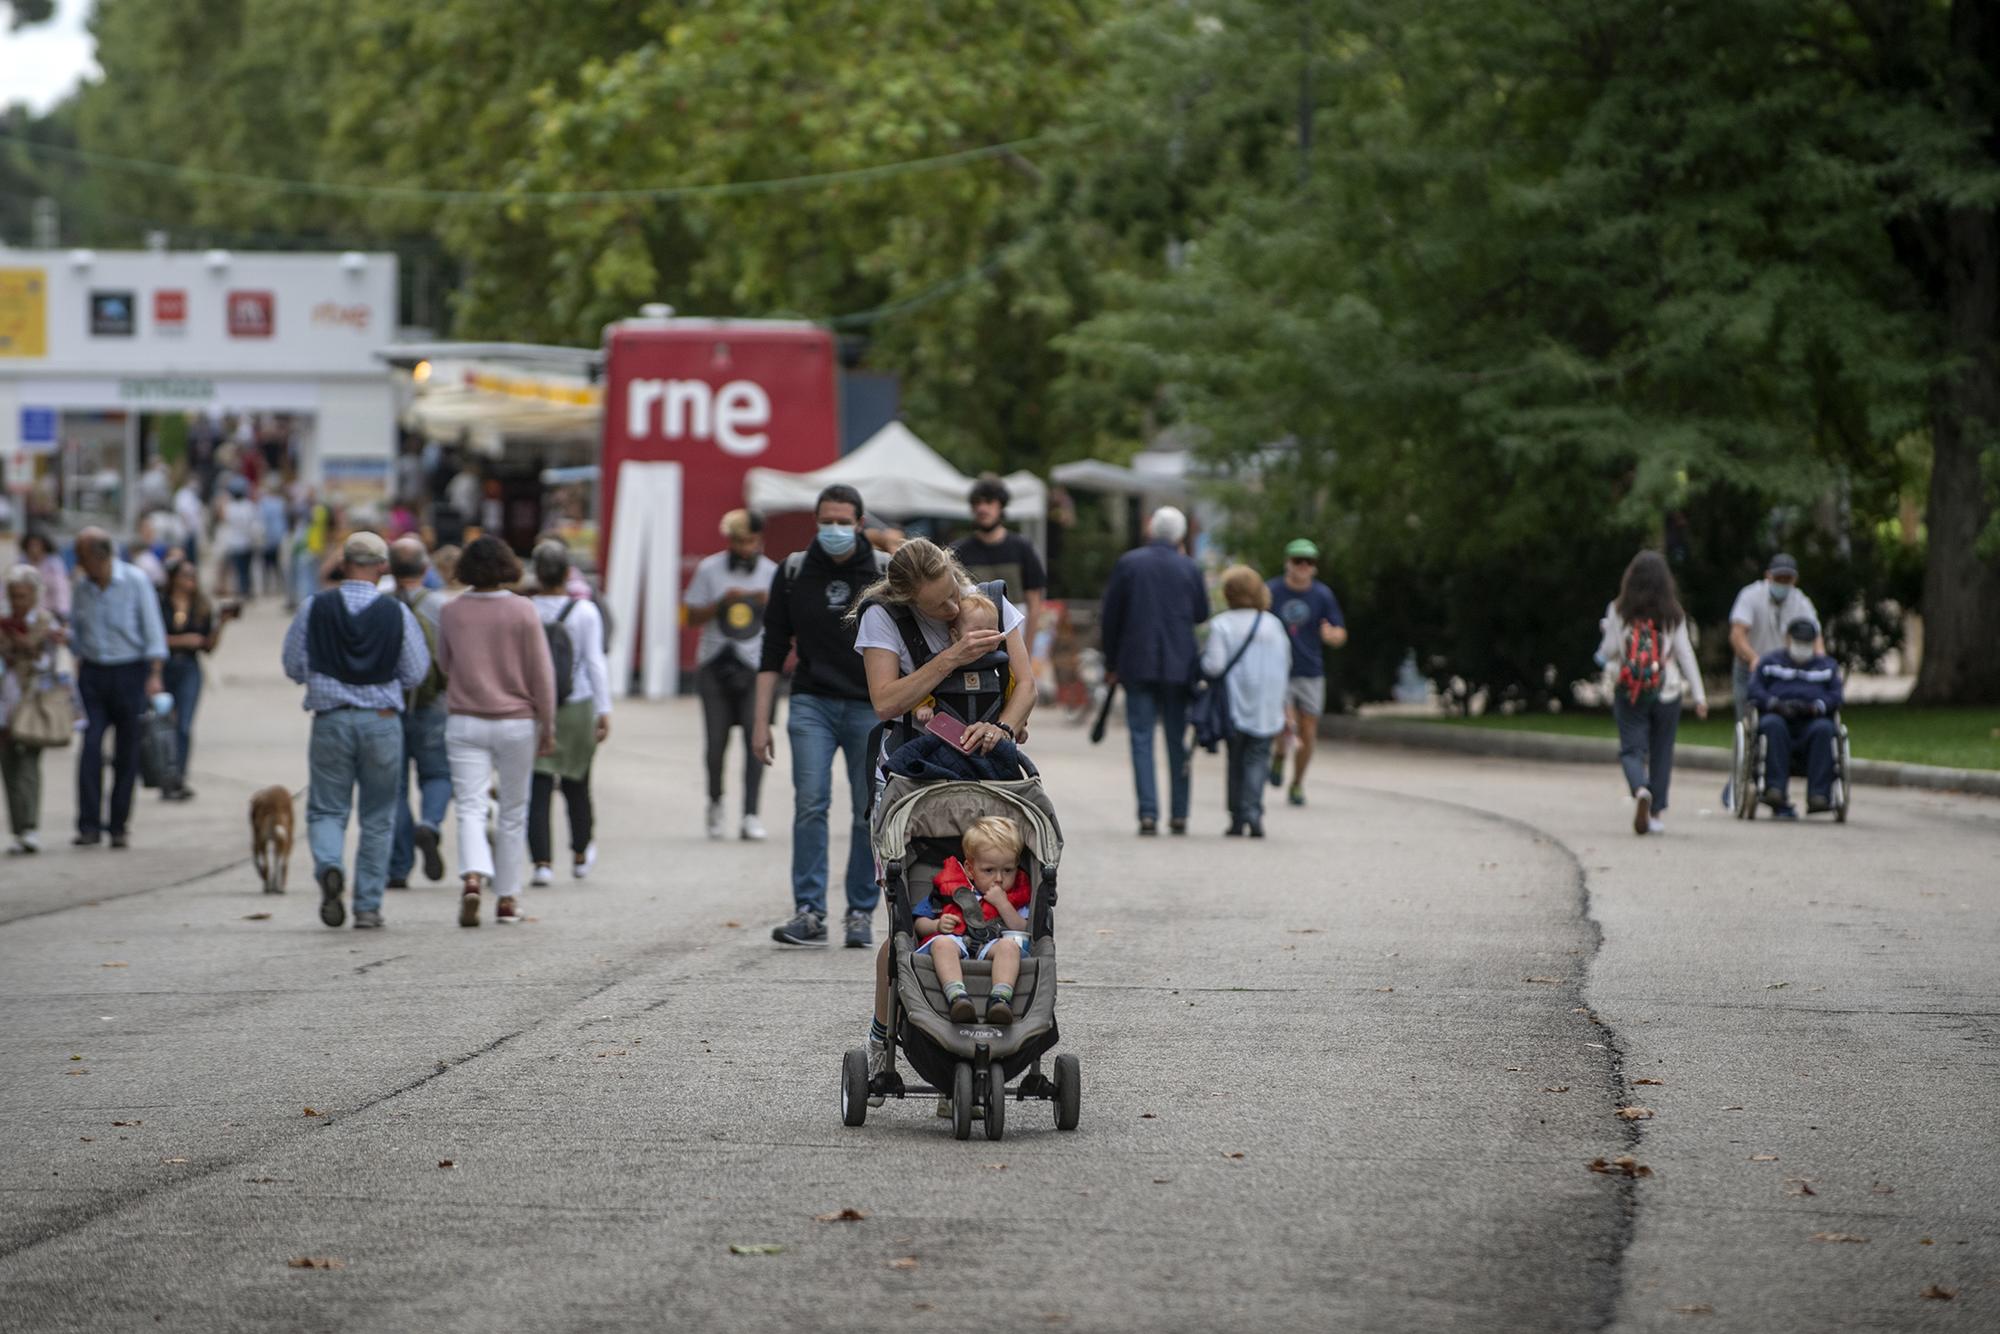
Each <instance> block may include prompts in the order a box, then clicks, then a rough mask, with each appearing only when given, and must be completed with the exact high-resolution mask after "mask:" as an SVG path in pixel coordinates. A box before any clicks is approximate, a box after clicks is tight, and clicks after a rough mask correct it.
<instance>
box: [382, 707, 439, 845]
mask: <svg viewBox="0 0 2000 1334" xmlns="http://www.w3.org/2000/svg"><path fill="white" fill-rule="evenodd" d="M444 720H445V712H444V702H443V701H442V700H439V701H436V702H433V703H430V704H426V705H424V707H423V708H421V709H411V710H409V711H408V712H406V713H405V714H404V715H403V755H404V758H405V761H406V763H407V764H412V765H415V766H416V769H417V818H416V819H415V820H412V819H411V818H410V784H409V782H408V780H407V779H399V781H398V782H397V784H396V835H395V838H394V840H393V845H392V846H391V848H390V851H389V878H390V879H391V880H407V879H409V878H410V867H412V866H414V865H415V864H416V860H417V842H416V839H417V825H419V824H421V825H423V827H424V828H426V829H436V828H438V827H439V826H440V825H442V824H443V823H444V813H445V812H446V811H448V810H450V809H451V761H450V760H448V759H446V758H445V753H444Z"/></svg>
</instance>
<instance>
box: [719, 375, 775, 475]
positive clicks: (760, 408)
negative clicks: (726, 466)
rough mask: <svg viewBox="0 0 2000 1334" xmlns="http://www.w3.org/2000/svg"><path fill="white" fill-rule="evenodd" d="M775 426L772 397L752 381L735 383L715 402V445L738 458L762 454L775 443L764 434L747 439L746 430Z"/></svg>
mask: <svg viewBox="0 0 2000 1334" xmlns="http://www.w3.org/2000/svg"><path fill="white" fill-rule="evenodd" d="M770 424H771V396H770V395H769V394H767V393H765V392H764V386H762V385H760V384H756V383H754V382H752V381H750V380H731V381H730V382H729V383H728V384H726V385H724V386H722V392H721V393H720V394H718V395H716V398H715V443H716V444H718V445H721V446H722V448H723V450H724V452H726V453H730V454H734V455H736V456H737V457H738V458H748V457H750V456H751V455H753V454H761V453H763V452H764V447H765V446H766V445H768V444H770V443H771V437H770V436H768V435H766V434H765V433H764V432H762V431H758V432H757V433H756V434H754V435H746V434H745V433H744V431H743V428H744V427H746V426H747V427H757V426H769V425H770Z"/></svg>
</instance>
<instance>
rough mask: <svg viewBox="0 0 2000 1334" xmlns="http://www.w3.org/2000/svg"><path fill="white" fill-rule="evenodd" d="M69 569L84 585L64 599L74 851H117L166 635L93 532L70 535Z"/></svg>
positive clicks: (148, 600) (155, 601)
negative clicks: (73, 748)
mask: <svg viewBox="0 0 2000 1334" xmlns="http://www.w3.org/2000/svg"><path fill="white" fill-rule="evenodd" d="M76 563H77V568H78V569H80V570H81V571H82V572H83V575H84V577H83V578H82V579H79V580H77V582H76V585H75V587H74V588H73V589H72V590H71V594H72V596H73V597H74V599H75V601H74V604H73V605H72V607H71V608H70V646H71V651H72V652H74V653H75V655H76V659H77V663H78V667H77V674H76V685H77V693H78V694H79V695H81V696H82V697H83V710H84V716H85V718H86V719H87V723H86V726H85V729H84V734H83V746H82V749H80V750H79V751H78V752H77V757H76V838H75V839H74V840H72V841H73V842H74V844H75V845H76V846H77V847H80V848H82V847H92V846H95V845H96V844H97V843H99V842H101V841H102V840H103V837H104V833H105V831H106V830H107V829H108V830H109V831H110V834H111V846H112V847H114V848H122V847H124V846H125V839H126V822H127V821H128V820H130V818H131V816H132V784H133V782H134V781H135V780H136V779H137V778H138V769H139V733H140V729H141V728H142V727H143V726H144V724H145V719H146V709H147V704H148V701H149V700H150V699H151V698H152V697H153V696H155V695H157V694H159V693H160V692H161V688H162V684H163V682H162V674H163V670H164V667H165V664H166V658H167V635H166V629H165V626H164V624H163V622H162V621H161V620H160V595H159V593H158V592H157V591H155V590H154V588H153V583H152V581H151V580H150V579H148V578H146V576H145V574H144V573H142V572H141V571H140V570H139V568H138V567H137V566H135V565H132V564H130V563H128V562H126V561H122V560H119V559H118V557H117V554H116V551H115V549H114V548H113V547H112V544H111V537H110V535H109V534H108V533H106V532H105V531H104V530H103V529H101V528H86V529H84V530H83V531H82V532H80V533H78V534H77V535H76ZM107 731H109V732H110V733H112V748H111V755H112V761H111V773H112V779H111V808H110V813H109V819H108V820H107V819H106V813H105V809H104V734H105V733H106V732H107Z"/></svg>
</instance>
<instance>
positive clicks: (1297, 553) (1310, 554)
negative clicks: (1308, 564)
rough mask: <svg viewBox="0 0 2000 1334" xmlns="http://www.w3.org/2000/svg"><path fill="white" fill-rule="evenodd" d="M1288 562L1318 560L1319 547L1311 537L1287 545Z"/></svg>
mask: <svg viewBox="0 0 2000 1334" xmlns="http://www.w3.org/2000/svg"><path fill="white" fill-rule="evenodd" d="M1285 559H1286V560H1300V559H1303V560H1318V559H1319V545H1318V544H1317V543H1315V542H1314V541H1313V540H1312V539H1311V538H1309V537H1301V538H1298V539H1296V540H1294V541H1292V542H1288V543H1286V544H1285Z"/></svg>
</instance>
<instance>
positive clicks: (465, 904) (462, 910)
mask: <svg viewBox="0 0 2000 1334" xmlns="http://www.w3.org/2000/svg"><path fill="white" fill-rule="evenodd" d="M458 924H459V925H460V926H478V925H479V888H478V885H477V882H475V883H474V884H473V885H471V886H469V887H468V888H467V889H466V891H465V893H464V894H463V895H461V896H460V897H459V900H458Z"/></svg>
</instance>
